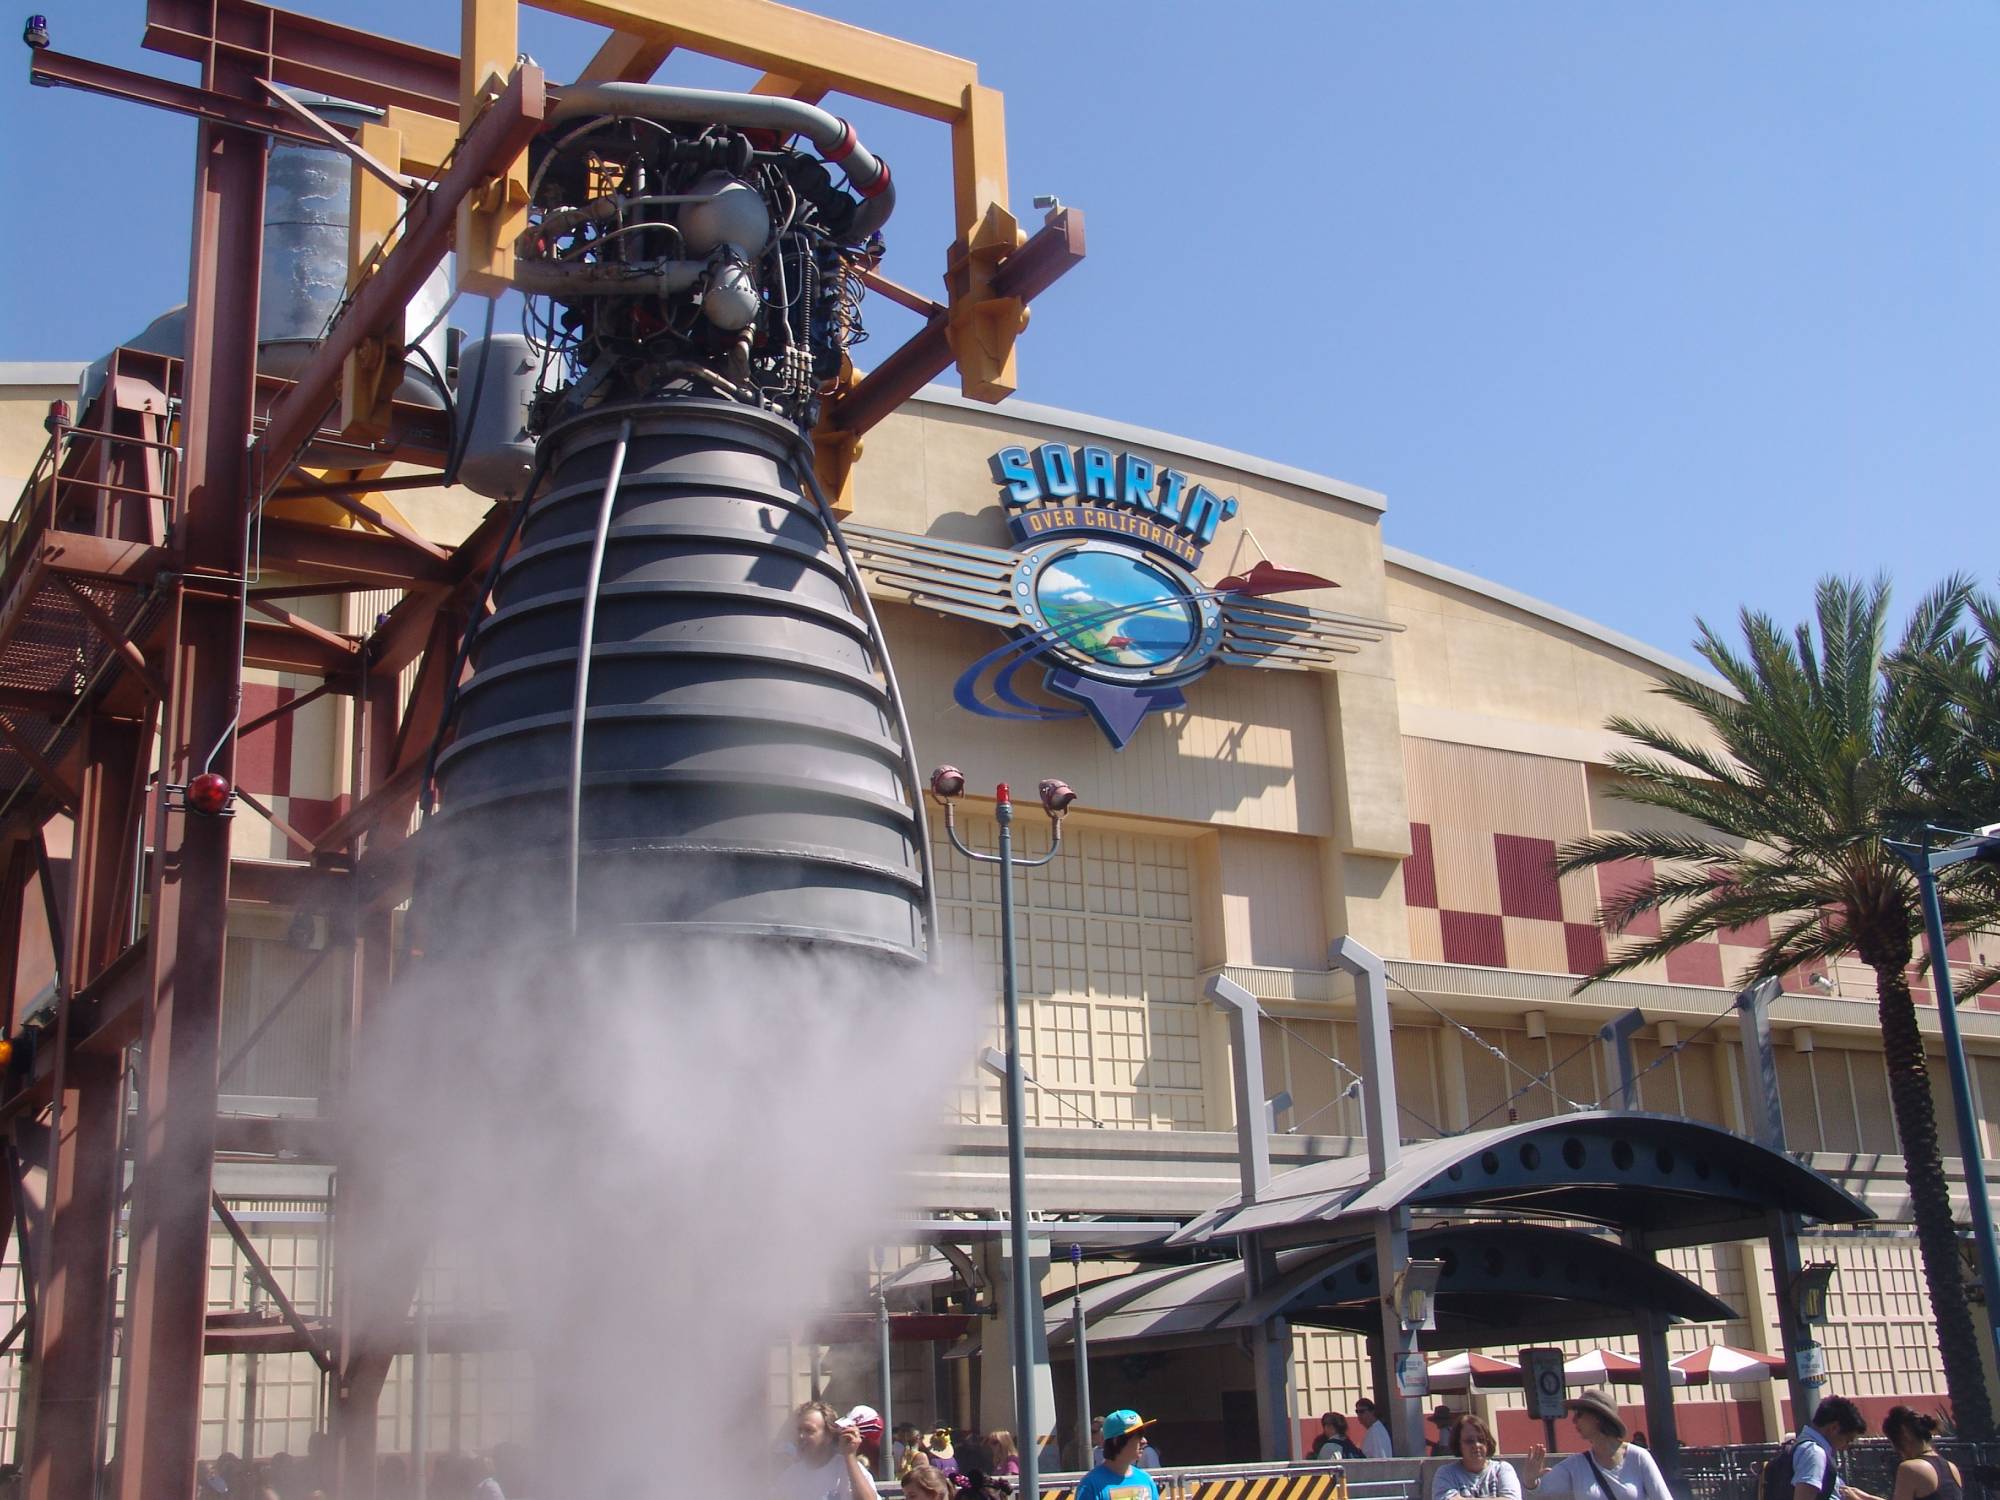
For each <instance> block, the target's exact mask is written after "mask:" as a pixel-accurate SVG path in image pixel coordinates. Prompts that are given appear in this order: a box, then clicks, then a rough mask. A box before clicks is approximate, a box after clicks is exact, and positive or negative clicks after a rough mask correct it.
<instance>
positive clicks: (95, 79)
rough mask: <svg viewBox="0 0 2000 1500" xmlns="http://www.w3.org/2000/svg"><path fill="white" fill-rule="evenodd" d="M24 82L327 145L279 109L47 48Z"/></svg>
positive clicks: (36, 55) (35, 56)
mask: <svg viewBox="0 0 2000 1500" xmlns="http://www.w3.org/2000/svg"><path fill="white" fill-rule="evenodd" d="M28 82H30V83H34V84H40V85H41V86H42V87H43V88H68V89H81V90H82V91H83V92H84V93H87V94H102V95H104V96H105V97H106V98H108V99H122V100H124V101H125V102H126V103H127V104H148V105H151V106H152V107H153V108H154V109H165V110H171V111H173V112H174V113H175V114H182V115H193V116H194V117H195V118H196V119H198V120H212V121H214V122H215V123H216V124H218V125H236V126H240V127H242V128H243V129H245V130H256V131H261V132H262V133H264V134H266V135H275V136H282V137H284V138H285V139H286V140H290V141H298V142H300V143H301V144H303V145H308V146H321V145H324V144H326V143H325V142H324V141H323V140H321V139H320V137H319V136H318V135H316V134H315V133H314V132H312V131H310V130H308V129H306V127H305V126H304V125H302V124H300V123H299V122H298V121H296V120H293V119H291V118H289V117H288V116H286V115H285V113H284V112H283V111H282V110H276V109H273V108H271V107H270V106H269V105H267V104H251V103H249V102H248V101H246V100H243V99H232V98H231V97H230V96H229V95H227V94H218V93H215V92H213V91H211V90H209V89H203V88H196V87H195V86H194V85H192V84H187V83H175V82H173V81H171V80H170V79H166V78H155V77H153V76H152V75H151V74H150V73H134V72H132V71H130V70H129V69H126V68H114V67H113V66H112V65H111V64H110V63H101V62H94V61H92V60H91V59H90V58H87V57H72V56H71V55H70V54H69V53H67V52H51V51H49V50H48V49H47V48H46V47H44V48H42V49H41V50H39V51H34V52H30V53H29V54H28Z"/></svg>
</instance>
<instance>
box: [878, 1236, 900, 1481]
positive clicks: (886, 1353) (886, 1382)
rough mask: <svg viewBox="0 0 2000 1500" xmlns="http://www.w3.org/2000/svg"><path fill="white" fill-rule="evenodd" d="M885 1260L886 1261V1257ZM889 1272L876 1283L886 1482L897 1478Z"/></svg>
mask: <svg viewBox="0 0 2000 1500" xmlns="http://www.w3.org/2000/svg"><path fill="white" fill-rule="evenodd" d="M885 1259H886V1257H885ZM888 1285H889V1271H888V1268H887V1266H886V1265H884V1266H882V1267H881V1268H880V1274H879V1276H878V1277H877V1279H876V1282H875V1336H876V1340H877V1343H878V1345H879V1349H880V1353H881V1357H882V1447H881V1450H880V1451H879V1453H878V1454H877V1455H876V1459H877V1462H878V1463H880V1465H881V1467H882V1477H883V1478H884V1479H894V1478H895V1477H896V1367H895V1362H894V1358H893V1356H892V1354H891V1351H890V1347H889V1297H888V1292H887V1288H888Z"/></svg>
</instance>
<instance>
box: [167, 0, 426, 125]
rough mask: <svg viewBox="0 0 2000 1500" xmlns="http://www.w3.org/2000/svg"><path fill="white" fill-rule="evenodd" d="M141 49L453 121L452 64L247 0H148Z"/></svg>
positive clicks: (406, 45)
mask: <svg viewBox="0 0 2000 1500" xmlns="http://www.w3.org/2000/svg"><path fill="white" fill-rule="evenodd" d="M145 44H146V45H147V46H148V47H150V48H152V49H153V50H154V51H155V52H165V53H167V54H168V55H169V56H172V57H185V58H190V59H192V60H193V61H195V62H199V63H203V64H205V65H213V64H214V63H215V62H217V61H220V60H222V59H225V58H227V59H230V60H233V61H238V62H246V63H249V64H250V65H251V66H252V70H253V71H252V74H251V76H253V77H261V78H269V79H271V80H272V81H273V82H276V83H290V84H296V85H297V86H299V87H300V88H305V89H316V90H318V91H319V92H320V93H323V94H331V95H333V96H334V97H335V98H336V99H351V100H353V101H354V102H355V103H357V104H374V105H379V106H381V107H382V108H384V109H387V108H389V107H391V106H394V105H400V106H402V107H403V108H405V109H414V110H417V111H419V112H421V113H423V114H427V115H438V116H440V117H442V118H444V119H447V120H457V119H458V59H457V58H456V57H454V56H453V55H452V54H451V53H449V52H434V51H432V50H431V49H430V48H428V47H415V46H412V45H411V44H410V43H408V42H399V41H395V40H394V39H392V38H390V37H382V36H376V35H374V34H372V33H370V32H366V31H357V30H354V29H353V28H352V27H347V26H336V25H335V24H334V23H333V22H331V21H322V20H320V19H318V18H317V17H315V16H302V15H297V14H294V13H293V12H291V11H285V10H279V9H278V8H277V7H276V6H274V5H258V4H254V3H252V0H147V3H146V37H145Z"/></svg>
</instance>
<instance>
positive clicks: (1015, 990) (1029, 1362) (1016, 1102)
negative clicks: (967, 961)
mask: <svg viewBox="0 0 2000 1500" xmlns="http://www.w3.org/2000/svg"><path fill="white" fill-rule="evenodd" d="M994 815H995V816H996V817H997V818H998V819H999V820H1000V972H1001V975H1002V976H1003V977H1002V983H1001V995H1002V999H1003V1002H1004V1013H1005V1017H1006V1026H1007V1219H1008V1223H1007V1241H1008V1247H1009V1250H1010V1251H1011V1253H1012V1255H1013V1257H1014V1273H1013V1275H1012V1276H1010V1277H1009V1278H1008V1280H1007V1286H1008V1291H1009V1294H1010V1300H1011V1301H1012V1303H1013V1309H1012V1311H1013V1317H1012V1319H1011V1321H1012V1322H1013V1325H1014V1328H1013V1333H1014V1421H1015V1423H1016V1425H1017V1427H1018V1429H1019V1430H1018V1432H1017V1434H1016V1436H1017V1438H1018V1441H1017V1442H1016V1444H1015V1447H1016V1448H1017V1449H1018V1451H1019V1453H1020V1455H1021V1485H1020V1493H1021V1494H1022V1495H1023V1496H1025V1497H1026V1500H1036V1497H1037V1496H1039V1495H1040V1494H1041V1465H1042V1438H1041V1433H1040V1431H1039V1430H1038V1429H1037V1427H1036V1425H1035V1363H1034V1348H1035V1346H1034V1331H1033V1324H1032V1323H1031V1322H1030V1321H1029V1320H1030V1319H1032V1318H1033V1317H1035V1316H1036V1315H1037V1314H1038V1313H1039V1311H1040V1309H1039V1307H1038V1306H1037V1303H1038V1300H1039V1299H1037V1298H1036V1297H1035V1296H1034V1285H1033V1280H1034V1262H1033V1261H1032V1260H1031V1259H1030V1258H1029V1253H1028V1150H1027V1141H1026V1138H1025V1128H1026V1125H1027V1119H1028V1087H1027V1082H1026V1080H1025V1078H1024V1076H1023V1072H1022V1068H1021V989H1020V983H1019V980H1018V976H1017V975H1016V974H1015V972H1014V803H1013V800H1012V799H1011V798H1010V797H1009V796H1008V795H1007V788H1006V787H1005V786H1004V785H1003V786H1002V787H1000V788H999V790H998V795H997V797H996V799H995V806H994ZM1058 826H1060V825H1058Z"/></svg>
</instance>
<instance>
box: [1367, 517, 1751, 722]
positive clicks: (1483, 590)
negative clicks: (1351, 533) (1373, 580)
mask: <svg viewBox="0 0 2000 1500" xmlns="http://www.w3.org/2000/svg"><path fill="white" fill-rule="evenodd" d="M1382 560H1383V561H1384V562H1386V563H1388V564H1389V566H1391V567H1393V568H1406V569H1408V570H1409V571H1410V572H1412V573H1421V574H1423V575H1424V577H1426V578H1435V579H1436V580H1437V581H1438V582H1440V583H1448V584H1450V585H1451V586H1452V587H1453V588H1460V589H1464V590H1465V591H1466V592H1467V593H1472V594H1483V595H1484V596H1485V597H1486V598H1488V599H1492V600H1494V601H1495V602H1496V603H1500V604H1504V605H1506V606H1507V607H1508V608H1509V609H1518V610H1520V611H1521V612H1522V613H1523V614H1530V615H1535V616H1537V617H1539V618H1541V619H1544V620H1547V621H1548V622H1549V623H1550V624H1552V625H1560V626H1562V627H1563V629H1565V630H1573V631H1575V632H1576V633H1577V634H1578V635H1586V636H1589V637H1590V638H1591V639H1592V640H1594V641H1600V642H1602V643H1603V644H1604V645H1607V646H1610V647H1612V648H1613V649H1615V650H1618V651H1623V652H1625V653H1626V654H1627V655H1629V656H1636V657H1638V658H1639V659H1640V660H1641V661H1645V662H1650V663H1651V664H1652V665H1654V666H1656V667H1659V668H1661V669H1663V670H1665V671H1668V672H1672V673H1673V674H1674V675H1676V676H1678V677H1691V678H1693V679H1694V680H1695V681H1696V682H1699V683H1703V684H1705V685H1707V686H1709V687H1714V688H1721V689H1723V690H1724V691H1726V692H1730V693H1732V694H1733V692H1734V690H1733V689H1732V688H1730V686H1729V684H1728V683H1726V682H1724V681H1723V680H1722V679H1721V678H1720V677H1718V676H1716V675H1715V674H1714V673H1713V672H1711V671H1709V670H1708V668H1706V667H1698V666H1696V665H1695V664H1694V663H1693V662H1691V661H1687V660H1685V659H1684V658H1682V657H1678V656H1675V655H1674V654H1673V653H1672V652H1670V651H1662V650H1661V649H1660V648H1659V647H1657V646H1649V645H1647V644H1646V643H1645V642H1644V641H1642V640H1639V639H1637V638H1636V637H1633V636H1629V635H1625V634H1624V633H1622V632H1620V631H1616V630H1613V629H1611V628H1610V627H1609V626H1608V625H1599V624H1598V623H1597V622H1596V621H1595V620H1586V619H1585V618H1584V617H1583V616H1582V615H1579V614H1574V613H1572V612H1571V611H1569V610H1566V609H1564V608H1562V607H1561V606H1560V605H1556V604H1550V603H1548V602H1547V601H1545V600H1541V599H1537V598H1535V597H1534V596H1533V595H1531V594H1524V593H1522V592H1520V590H1518V589H1510V588H1508V587H1507V586H1506V585H1505V584H1504V583H1495V582H1493V581H1492V580H1491V579H1489V578H1481V577H1480V576H1479V575H1478V574H1477V573H1468V572H1466V571H1465V570H1464V569H1463V568H1454V567H1451V566H1450V565H1449V564H1446V563H1441V562H1432V561H1431V560H1430V559H1429V558H1428V557H1419V556H1417V554H1416V553H1414V552H1405V551H1404V550H1403V549H1402V548H1401V547H1390V546H1386V545H1385V546H1384V547H1383V548H1382Z"/></svg>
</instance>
